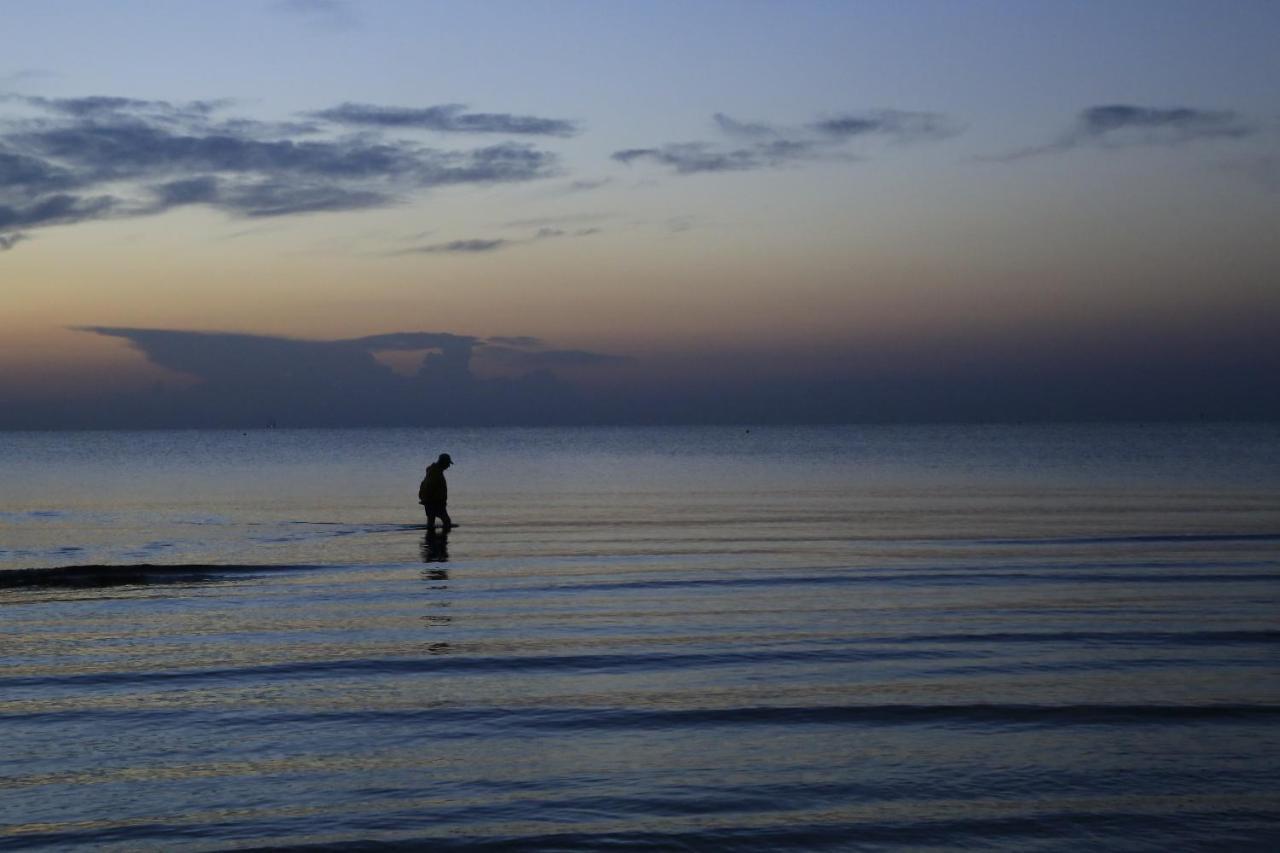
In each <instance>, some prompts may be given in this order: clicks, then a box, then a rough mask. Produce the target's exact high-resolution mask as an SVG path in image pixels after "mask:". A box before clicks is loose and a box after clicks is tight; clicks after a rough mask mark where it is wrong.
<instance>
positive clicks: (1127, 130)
mask: <svg viewBox="0 0 1280 853" xmlns="http://www.w3.org/2000/svg"><path fill="white" fill-rule="evenodd" d="M1258 130H1259V128H1258V126H1257V125H1256V124H1254V123H1253V122H1251V121H1249V120H1248V119H1246V118H1245V117H1243V116H1241V115H1240V114H1239V113H1237V112H1234V111H1232V110H1206V109H1199V108H1195V107H1185V106H1179V107H1141V106H1134V105H1131V104H1104V105H1101V106H1094V107H1088V108H1087V109H1084V110H1081V111H1080V113H1079V115H1077V116H1076V119H1075V121H1074V122H1073V123H1072V125H1071V127H1070V128H1068V129H1067V130H1066V131H1065V132H1063V133H1062V134H1061V135H1059V137H1058V138H1057V139H1055V140H1053V141H1051V142H1048V143H1046V144H1044V145H1036V146H1032V147H1030V148H1022V149H1018V150H1016V151H1013V152H1010V153H1008V154H1003V155H998V156H996V157H992V158H989V159H993V160H997V161H1002V162H1011V161H1015V160H1023V159H1026V158H1028V157H1037V156H1040V155H1043V154H1053V153H1058V152H1063V151H1070V150H1072V149H1076V148H1085V147H1089V148H1132V147H1138V146H1154V145H1160V146H1177V145H1185V144H1187V143H1192V142H1205V141H1215V140H1217V141H1221V140H1238V139H1244V138H1245V137H1249V136H1253V135H1254V134H1256V133H1257V132H1258Z"/></svg>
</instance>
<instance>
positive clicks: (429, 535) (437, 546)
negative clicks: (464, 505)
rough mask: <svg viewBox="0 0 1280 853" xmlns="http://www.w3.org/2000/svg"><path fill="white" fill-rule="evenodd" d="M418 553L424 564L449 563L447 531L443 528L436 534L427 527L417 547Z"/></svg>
mask: <svg viewBox="0 0 1280 853" xmlns="http://www.w3.org/2000/svg"><path fill="white" fill-rule="evenodd" d="M418 553H419V554H421V555H422V562H424V563H447V562H449V529H448V528H445V529H444V530H442V531H440V532H439V533H437V532H436V531H435V529H434V528H431V527H428V528H427V532H426V533H425V534H424V535H423V537H422V542H421V543H420V544H419V545H418Z"/></svg>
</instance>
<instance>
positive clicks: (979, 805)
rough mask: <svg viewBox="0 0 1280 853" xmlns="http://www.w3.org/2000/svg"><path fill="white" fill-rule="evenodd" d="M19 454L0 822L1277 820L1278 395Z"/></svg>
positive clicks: (995, 826)
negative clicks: (1233, 404)
mask: <svg viewBox="0 0 1280 853" xmlns="http://www.w3.org/2000/svg"><path fill="white" fill-rule="evenodd" d="M446 450H447V451H448V452H450V453H451V454H452V455H453V457H454V459H455V461H456V463H457V464H456V465H455V467H454V468H452V469H451V470H450V472H449V480H450V495H451V501H450V509H451V512H453V514H454V516H455V519H456V520H458V521H459V522H461V526H460V527H459V528H458V529H456V530H455V531H453V532H452V533H451V534H450V535H449V536H448V537H447V538H446V537H439V536H437V537H427V536H425V535H424V533H423V531H422V530H421V528H420V526H419V525H420V519H419V516H418V514H417V512H418V508H417V507H416V506H415V505H414V503H413V502H414V499H415V498H414V495H415V493H416V487H417V480H418V478H419V477H420V476H421V468H422V466H423V465H424V464H425V463H426V462H427V461H429V459H430V458H433V457H434V455H435V454H436V453H439V452H441V451H446ZM0 478H2V479H0V666H2V667H3V669H2V672H0V735H2V737H3V742H4V745H5V747H6V749H5V750H4V751H3V752H2V753H0V847H4V848H13V849H22V848H24V847H41V846H56V847H63V848H74V847H79V846H83V847H94V848H95V849H104V848H105V849H112V848H119V849H131V850H133V849H166V848H171V847H173V846H174V845H175V844H181V845H183V846H184V847H188V848H190V849H223V848H229V847H255V846H282V845H313V844H338V845H349V844H351V843H354V842H359V841H368V842H385V843H390V844H394V843H403V844H404V845H405V846H406V847H409V846H415V845H420V844H423V843H425V842H430V844H431V846H433V847H435V848H449V847H454V846H456V847H465V848H484V847H490V846H492V847H502V846H511V847H513V848H518V849H564V848H590V849H599V848H602V847H625V848H630V847H639V848H646V847H651V848H656V849H672V848H682V847H690V848H716V849H734V848H739V849H778V848H793V849H819V848H833V849H849V848H867V849H878V848H902V847H906V848H920V849H925V848H939V849H948V848H955V847H960V846H974V847H984V848H988V849H1006V850H1028V849H1034V850H1039V849H1043V850H1077V849H1081V848H1082V847H1087V846H1088V847H1093V846H1100V847H1106V848H1108V849H1124V850H1168V849H1178V848H1181V849H1187V848H1191V847H1197V846H1198V847H1217V848H1228V849H1251V848H1252V849H1268V848H1271V847H1273V846H1274V843H1275V841H1276V838H1277V837H1280V770H1277V769H1276V768H1277V766H1280V762H1278V761H1277V757H1280V677H1278V676H1280V656H1277V654H1276V652H1277V648H1278V646H1280V616H1277V613H1278V612H1280V611H1277V608H1276V605H1277V603H1278V601H1280V428H1278V427H1276V426H1265V425H1264V426H1258V425H1254V426H1231V425H1210V426H1176V427H1174V426H1145V427H1144V426H1137V425H1133V426H1123V427H1102V426H1071V427H875V428H872V427H841V428H795V429H763V428H752V429H751V430H750V431H747V430H746V429H745V428H738V429H731V428H699V429H591V430H583V429H573V430H452V431H430V432H428V431H410V430H364V431H261V432H250V433H247V434H245V433H240V432H199V431H188V432H152V433H7V434H6V433H0ZM86 566H91V567H100V566H110V567H114V568H113V569H102V568H91V569H85V568H83V567H86ZM77 567H81V568H77ZM30 569H41V570H47V571H38V572H31V571H26V570H30Z"/></svg>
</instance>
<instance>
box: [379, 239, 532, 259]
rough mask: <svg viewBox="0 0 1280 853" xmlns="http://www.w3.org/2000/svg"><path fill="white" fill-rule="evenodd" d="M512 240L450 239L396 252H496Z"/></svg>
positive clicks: (474, 253) (465, 253)
mask: <svg viewBox="0 0 1280 853" xmlns="http://www.w3.org/2000/svg"><path fill="white" fill-rule="evenodd" d="M511 242H512V241H510V240H503V239H494V240H486V239H482V238H479V237H472V238H470V239H466V240H450V241H449V242H447V243H431V244H430V245H427V246H418V247H416V248H413V249H406V250H404V251H403V252H397V253H396V254H416V253H421V254H428V255H429V254H438V253H446V254H449V253H459V254H464V255H467V254H470V255H476V254H483V253H484V252H496V251H497V250H498V249H501V248H504V247H506V246H509V245H511Z"/></svg>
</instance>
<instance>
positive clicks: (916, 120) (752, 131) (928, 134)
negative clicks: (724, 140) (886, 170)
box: [612, 110, 963, 175]
mask: <svg viewBox="0 0 1280 853" xmlns="http://www.w3.org/2000/svg"><path fill="white" fill-rule="evenodd" d="M712 122H713V124H714V125H715V127H716V129H717V130H718V131H719V132H720V133H721V134H722V135H724V136H726V137H728V138H730V139H732V140H735V141H736V142H737V143H738V144H737V145H734V146H725V145H722V144H719V143H711V142H704V141H695V142H671V143H666V144H664V145H659V146H654V147H647V148H624V149H622V150H619V151H615V152H614V153H613V155H612V158H613V159H614V160H615V161H617V162H619V163H623V164H625V165H631V164H633V163H636V162H638V161H644V162H649V163H653V164H655V165H658V166H663V167H666V168H668V169H670V170H671V171H672V172H674V173H676V174H679V175H693V174H699V173H705V172H744V171H752V170H756V169H768V168H778V167H781V166H786V165H789V164H794V163H803V162H811V161H818V160H843V161H849V160H853V159H857V155H856V154H855V153H854V151H853V150H852V148H851V145H852V143H854V142H855V141H857V140H863V139H879V140H881V141H885V142H889V143H895V144H904V143H911V142H926V141H937V140H941V139H946V138H948V137H950V136H955V135H957V134H958V133H960V132H961V131H962V130H963V127H962V125H961V124H960V123H959V122H957V121H955V120H954V119H951V118H949V117H947V116H944V115H942V114H941V113H926V112H907V111H903V110H873V111H869V112H864V113H844V114H838V115H832V116H828V117H825V118H821V119H818V120H816V121H813V122H810V123H809V124H806V125H804V126H802V127H788V126H786V125H779V124H772V123H769V122H763V121H744V120H741V119H737V118H734V117H732V116H729V115H726V114H724V113H715V114H714V115H713V116H712Z"/></svg>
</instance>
